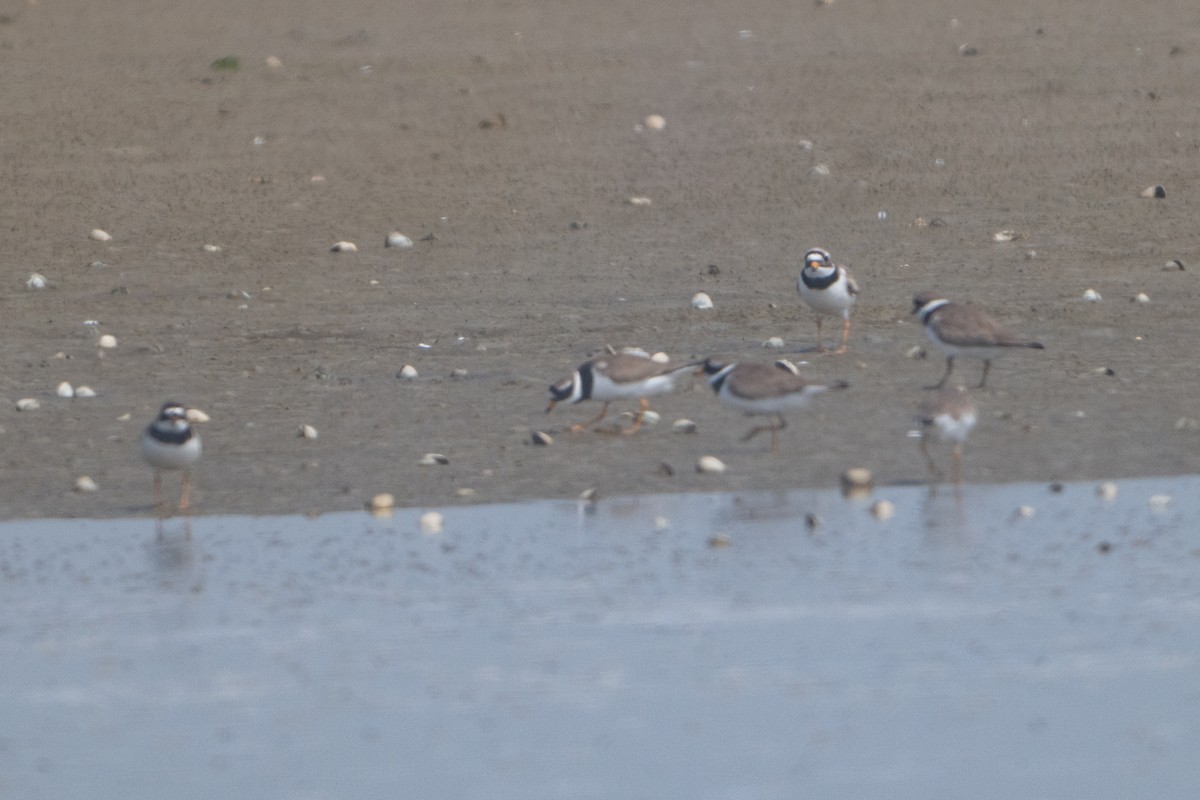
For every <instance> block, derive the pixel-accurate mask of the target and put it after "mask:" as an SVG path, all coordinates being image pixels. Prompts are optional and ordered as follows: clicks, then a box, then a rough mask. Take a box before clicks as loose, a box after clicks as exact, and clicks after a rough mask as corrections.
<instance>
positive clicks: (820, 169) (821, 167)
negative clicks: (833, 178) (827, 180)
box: [808, 163, 829, 178]
mask: <svg viewBox="0 0 1200 800" xmlns="http://www.w3.org/2000/svg"><path fill="white" fill-rule="evenodd" d="M808 174H809V175H812V176H814V177H817V178H824V177H825V176H826V175H828V174H829V165H828V164H824V163H822V164H815V165H813V167H812V169H810V170H809V171H808Z"/></svg>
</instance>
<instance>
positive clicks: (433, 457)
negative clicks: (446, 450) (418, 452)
mask: <svg viewBox="0 0 1200 800" xmlns="http://www.w3.org/2000/svg"><path fill="white" fill-rule="evenodd" d="M449 463H450V459H448V458H446V457H445V456H444V455H442V454H441V453H426V454H425V455H423V456H421V460H420V461H418V462H417V464H418V465H420V466H422V467H433V466H441V465H445V464H449Z"/></svg>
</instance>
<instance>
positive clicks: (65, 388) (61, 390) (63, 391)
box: [54, 381, 75, 397]
mask: <svg viewBox="0 0 1200 800" xmlns="http://www.w3.org/2000/svg"><path fill="white" fill-rule="evenodd" d="M54 393H55V394H56V395H58V396H59V397H74V396H75V387H74V386H72V385H71V384H69V383H67V382H66V381H63V382H62V383H60V384H59V385H58V388H57V389H55V390H54Z"/></svg>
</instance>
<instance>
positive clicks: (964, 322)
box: [912, 292, 1045, 389]
mask: <svg viewBox="0 0 1200 800" xmlns="http://www.w3.org/2000/svg"><path fill="white" fill-rule="evenodd" d="M912 313H914V314H916V315H917V316H918V317H919V318H920V320H921V324H922V325H924V326H925V333H926V334H927V335H928V336H929V338H930V339H931V340H932V341H933V343H934V344H936V345H937V346H938V347H939V348H941V350H942V352H943V353H945V354H946V374H945V375H943V376H942V379H941V380H940V381H938V382H937V383H935V384H934V385H933V386H927V387H925V388H927V389H941V388H942V387H943V386H945V385H946V379H947V378H949V377H950V373H951V372H952V371H953V369H954V358H955V356H968V357H969V358H978V359H982V360H983V377H982V378H980V379H979V388H980V389H982V388H984V387H985V386H986V385H987V376H988V370H990V369H991V367H992V359H994V358H996V357H998V356H999V355H1000V354H1002V353H1004V352H1005V351H1006V350H1011V349H1012V348H1017V347H1027V348H1032V349H1035V350H1044V349H1045V348H1044V347H1043V346H1042V344H1041V342H1034V341H1030V340H1028V339H1023V338H1021V337H1019V336H1017V335H1016V334H1015V333H1012V332H1011V331H1009V330H1007V329H1006V328H1004V327H1003V326H1002V325H1001V324H1000V323H999V322H997V321H996V320H994V319H992V318H991V317H990V316H988V314H987V313H986V312H985V311H983V309H981V308H978V307H977V306H973V305H969V304H967V303H952V302H950V301H949V300H947V299H946V298H944V297H942V296H941V295H940V294H938V293H936V292H921V293H920V294H918V295H917V296H916V297H914V298H913V307H912Z"/></svg>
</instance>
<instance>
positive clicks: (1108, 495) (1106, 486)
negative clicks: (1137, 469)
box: [1096, 481, 1117, 502]
mask: <svg viewBox="0 0 1200 800" xmlns="http://www.w3.org/2000/svg"><path fill="white" fill-rule="evenodd" d="M1096 496H1097V497H1099V498H1100V499H1101V500H1104V501H1105V502H1112V501H1113V500H1115V499H1116V498H1117V485H1116V484H1115V483H1113V482H1112V481H1105V482H1104V483H1102V484H1100V485H1099V486H1097V487H1096Z"/></svg>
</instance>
